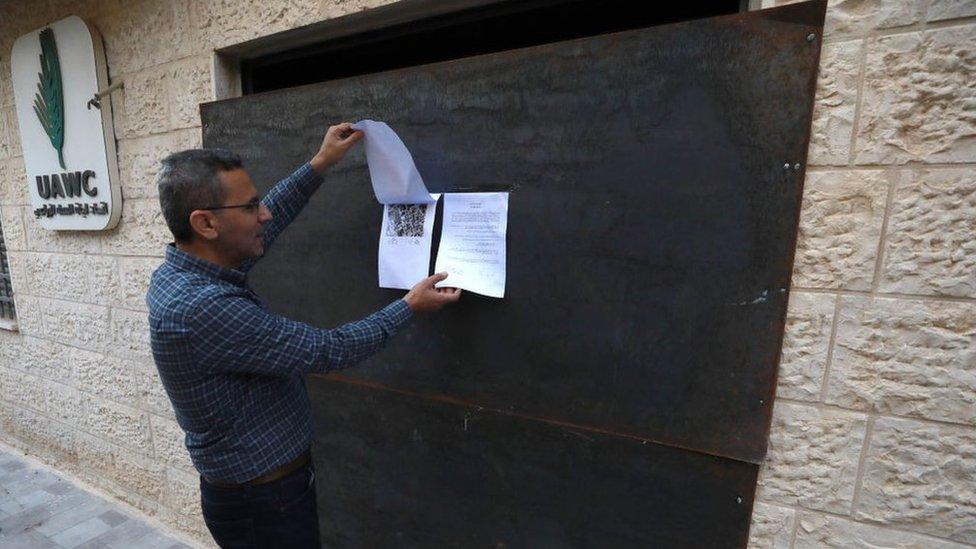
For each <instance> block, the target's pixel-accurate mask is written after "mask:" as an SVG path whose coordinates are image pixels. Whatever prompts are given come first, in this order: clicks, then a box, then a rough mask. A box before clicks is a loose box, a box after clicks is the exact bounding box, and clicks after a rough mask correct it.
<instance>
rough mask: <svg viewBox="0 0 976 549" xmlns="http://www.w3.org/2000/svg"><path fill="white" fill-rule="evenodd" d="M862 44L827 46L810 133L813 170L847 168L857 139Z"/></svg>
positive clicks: (858, 41) (857, 41)
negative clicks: (856, 105)
mask: <svg viewBox="0 0 976 549" xmlns="http://www.w3.org/2000/svg"><path fill="white" fill-rule="evenodd" d="M863 44H864V41H863V40H854V41H851V42H842V43H839V44H826V45H824V47H823V51H822V52H821V54H820V74H819V76H818V78H817V94H816V100H815V102H814V105H813V123H812V126H811V129H810V153H809V156H808V160H807V164H808V165H811V166H828V165H832V166H841V165H846V164H847V162H848V159H849V156H850V152H851V138H852V137H853V136H854V108H855V103H856V102H857V79H858V75H859V73H860V71H859V69H860V53H861V47H862V46H863Z"/></svg>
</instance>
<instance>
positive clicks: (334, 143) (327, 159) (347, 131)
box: [309, 122, 363, 173]
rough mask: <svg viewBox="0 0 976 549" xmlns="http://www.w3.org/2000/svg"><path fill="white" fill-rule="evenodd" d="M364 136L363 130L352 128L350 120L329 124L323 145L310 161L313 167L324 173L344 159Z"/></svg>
mask: <svg viewBox="0 0 976 549" xmlns="http://www.w3.org/2000/svg"><path fill="white" fill-rule="evenodd" d="M362 138H363V132H361V131H359V130H354V129H352V124H350V123H349V122H343V123H342V124H337V125H335V126H329V130H328V131H326V132H325V137H324V138H322V147H321V148H319V152H317V153H315V156H313V157H312V160H310V161H309V163H310V164H311V165H312V169H313V170H315V171H316V172H318V173H323V172H324V171H325V170H327V169H328V168H329V166H331V165H333V164H335V163H336V162H338V161H340V160H342V157H343V156H346V152H347V151H348V150H349V149H350V148H351V147H352V146H353V145H355V144H356V142H357V141H359V140H360V139H362Z"/></svg>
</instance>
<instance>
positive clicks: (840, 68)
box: [0, 0, 976, 547]
mask: <svg viewBox="0 0 976 549" xmlns="http://www.w3.org/2000/svg"><path fill="white" fill-rule="evenodd" d="M385 1H387V0H348V1H343V0H288V1H286V0H274V1H267V2H248V1H245V0H173V1H163V0H140V1H126V0H32V1H26V0H21V1H7V2H3V3H2V4H0V224H2V227H3V230H4V235H5V238H6V240H7V244H8V247H9V249H10V252H9V259H10V263H11V268H12V271H13V283H14V292H15V296H16V299H17V312H18V324H19V331H4V330H0V440H2V441H3V442H5V443H7V444H10V445H13V446H16V447H18V448H20V449H21V450H23V451H25V452H29V453H31V454H34V455H36V456H38V457H39V458H41V459H43V460H45V461H47V462H49V463H50V464H52V465H53V466H55V467H57V468H58V469H61V470H63V471H65V472H67V473H69V474H72V475H74V476H76V477H77V478H79V479H81V480H83V481H85V482H88V483H90V484H92V485H94V486H96V487H98V488H100V489H101V490H103V491H106V492H108V493H110V494H111V495H113V496H115V497H117V498H119V499H120V500H122V501H124V502H126V503H128V504H130V505H132V506H134V507H135V508H137V509H139V510H141V511H143V512H144V513H146V514H148V515H150V516H153V517H155V518H157V519H159V520H161V521H163V522H164V523H166V524H169V525H170V526H171V527H173V528H175V529H178V530H180V531H182V532H184V533H187V534H189V535H190V536H193V537H196V538H197V539H199V540H201V542H203V543H208V542H209V536H208V535H207V532H206V529H205V527H204V525H203V523H202V521H201V520H200V517H199V512H200V511H199V503H198V492H197V486H196V483H197V480H196V475H195V473H194V471H193V468H192V466H191V464H190V462H189V458H188V456H187V454H186V451H185V449H184V448H183V446H182V433H181V431H180V429H179V426H178V425H177V424H176V422H175V419H174V417H173V413H172V409H171V407H170V405H169V402H168V400H167V398H166V395H165V393H164V392H163V390H162V387H161V385H160V383H159V380H158V377H157V375H156V373H155V367H154V366H153V364H152V359H151V356H150V353H149V349H148V333H147V327H146V309H145V305H144V303H143V296H144V294H145V290H146V286H147V284H148V276H149V273H150V272H151V271H152V270H153V269H154V268H155V267H156V266H157V265H158V264H159V263H160V261H161V258H162V251H163V246H164V244H165V243H166V242H167V241H169V240H170V237H169V233H168V231H167V230H166V227H165V225H164V223H163V221H162V218H161V216H160V214H159V211H158V205H157V202H156V190H155V187H154V185H153V177H154V175H155V174H154V172H155V167H156V164H157V162H158V160H159V159H160V158H161V157H162V156H164V155H165V154H166V153H168V152H170V151H175V150H179V149H183V148H188V147H193V146H198V145H199V144H200V121H199V115H198V110H197V104H198V103H200V102H201V101H209V100H212V99H213V98H214V89H215V85H218V84H220V83H216V84H215V82H214V80H215V78H216V77H215V76H214V69H213V49H214V48H217V47H221V46H226V45H230V44H234V43H238V42H241V41H244V40H247V39H250V38H254V37H256V36H259V35H267V34H272V33H275V32H279V31H283V30H287V29H289V28H294V27H297V26H301V25H305V24H308V23H311V22H314V21H318V20H322V19H327V18H331V17H336V16H339V15H342V14H345V13H349V12H352V11H357V10H361V9H368V8H370V7H374V6H376V5H379V4H382V3H384V2H385ZM764 3H765V5H766V6H768V5H772V4H775V3H781V2H775V1H773V0H764ZM69 14H76V15H79V16H81V17H82V18H84V19H86V20H87V21H89V22H90V23H92V24H94V25H95V26H96V27H97V28H98V29H99V31H100V32H101V33H102V35H103V37H104V40H105V46H106V52H107V57H108V66H109V72H110V75H111V77H112V78H113V79H114V80H117V79H122V80H124V81H125V88H124V89H123V90H122V91H119V92H116V93H115V94H114V95H113V108H114V109H115V117H116V119H115V128H116V134H117V138H118V155H119V166H120V175H121V179H122V188H123V195H124V198H125V207H124V210H123V216H122V220H121V221H120V223H119V226H118V227H117V228H116V229H114V230H112V231H109V232H105V233H55V232H50V231H43V230H39V229H38V228H37V227H36V225H35V224H34V221H33V219H32V217H33V216H32V214H31V212H30V210H29V208H28V200H27V194H26V187H25V185H24V183H23V179H22V176H21V175H18V174H22V173H23V159H22V152H21V148H20V141H19V135H18V130H17V120H16V115H15V112H14V107H13V97H12V93H11V83H10V61H9V53H10V50H11V46H12V44H13V41H14V39H15V38H16V37H17V36H19V35H21V34H23V33H25V32H28V31H30V30H32V29H35V28H38V27H39V26H41V25H43V24H45V23H47V22H50V21H53V20H56V19H59V18H61V17H64V16H66V15H69ZM824 40H825V43H824V49H823V59H822V63H821V76H820V83H819V87H818V92H817V103H816V112H815V120H814V125H813V132H812V144H811V149H810V156H809V159H808V164H809V168H808V170H807V173H808V177H807V181H806V191H805V195H804V196H805V197H804V206H803V212H802V218H801V228H800V237H799V242H798V250H797V257H796V269H795V273H794V280H793V291H792V296H791V301H790V307H789V318H788V325H787V333H786V340H785V344H784V350H783V359H782V364H781V368H780V383H779V388H778V396H777V402H776V406H775V411H774V419H773V425H772V429H771V433H770V450H769V455H768V458H767V462H766V464H765V465H764V467H763V470H762V474H761V478H760V483H759V487H758V493H757V503H756V505H755V511H754V515H753V526H752V534H751V540H750V543H751V545H752V546H754V547H794V546H796V547H821V546H836V547H876V546H881V547H888V546H890V547H896V546H897V547H909V546H913V547H920V546H927V545H930V546H935V547H961V546H976V503H974V502H976V79H974V74H976V2H973V1H972V0H844V1H833V0H832V1H831V5H830V8H829V11H828V23H827V29H826V36H825V37H824Z"/></svg>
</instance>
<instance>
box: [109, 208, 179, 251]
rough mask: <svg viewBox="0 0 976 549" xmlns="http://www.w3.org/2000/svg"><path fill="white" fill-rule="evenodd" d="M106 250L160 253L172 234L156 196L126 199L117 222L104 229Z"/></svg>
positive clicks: (171, 238) (171, 239)
mask: <svg viewBox="0 0 976 549" xmlns="http://www.w3.org/2000/svg"><path fill="white" fill-rule="evenodd" d="M103 234H104V235H105V236H104V241H103V247H104V251H105V253H109V254H117V255H144V256H155V257H162V256H163V254H164V253H165V248H166V243H168V242H172V241H173V235H172V233H170V232H169V229H168V228H167V227H166V221H165V220H163V214H162V212H161V211H160V210H159V201H157V200H156V199H137V200H126V201H125V205H124V206H123V208H122V219H121V220H120V221H119V225H118V226H117V227H116V228H115V229H113V230H112V231H110V232H108V233H103Z"/></svg>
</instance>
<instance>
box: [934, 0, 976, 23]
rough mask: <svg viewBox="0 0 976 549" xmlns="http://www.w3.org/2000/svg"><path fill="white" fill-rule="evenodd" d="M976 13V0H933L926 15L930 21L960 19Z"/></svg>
mask: <svg viewBox="0 0 976 549" xmlns="http://www.w3.org/2000/svg"><path fill="white" fill-rule="evenodd" d="M974 15H976V0H933V1H932V3H931V4H929V10H928V12H927V13H926V15H925V19H926V20H928V21H942V20H945V19H958V18H960V17H972V16H974Z"/></svg>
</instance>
